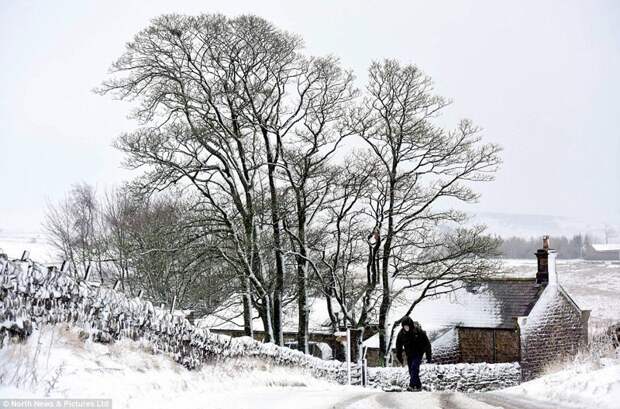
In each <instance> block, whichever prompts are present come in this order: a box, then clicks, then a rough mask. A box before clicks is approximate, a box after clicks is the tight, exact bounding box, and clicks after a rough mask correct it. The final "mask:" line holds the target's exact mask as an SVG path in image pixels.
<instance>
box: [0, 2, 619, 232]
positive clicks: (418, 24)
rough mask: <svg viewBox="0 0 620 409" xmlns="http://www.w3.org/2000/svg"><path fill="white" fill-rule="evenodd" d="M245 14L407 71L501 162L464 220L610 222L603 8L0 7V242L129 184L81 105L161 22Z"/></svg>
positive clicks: (310, 46) (363, 60) (614, 15)
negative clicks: (62, 207)
mask: <svg viewBox="0 0 620 409" xmlns="http://www.w3.org/2000/svg"><path fill="white" fill-rule="evenodd" d="M170 12H177V13H185V14H199V13H215V12H221V13H224V14H227V15H231V16H232V15H238V14H242V13H253V14H257V15H260V16H262V17H264V18H266V19H268V20H271V21H272V22H273V23H275V24H276V25H278V26H280V27H282V28H284V29H287V30H289V31H292V32H296V33H298V34H300V35H301V36H302V37H303V38H304V40H305V42H306V48H307V51H308V53H310V54H316V55H324V54H334V55H337V56H339V57H340V58H341V59H342V62H343V64H344V65H345V66H347V67H350V68H352V69H353V70H354V71H355V72H356V74H357V76H358V78H359V80H360V84H362V82H363V80H364V78H365V75H366V68H367V67H368V65H369V62H370V61H371V60H373V59H381V58H386V57H390V58H392V57H393V58H398V59H400V60H401V61H403V62H407V63H415V64H417V65H418V66H420V67H421V68H422V69H423V70H424V71H425V72H426V73H427V74H429V75H431V76H432V77H433V79H434V81H435V84H436V89H437V91H438V93H440V94H441V95H443V96H446V97H448V98H450V99H452V100H453V101H454V104H453V105H452V106H451V107H450V108H449V110H448V112H447V114H446V116H445V118H444V120H445V121H447V122H449V123H452V124H455V123H456V120H457V119H459V118H471V119H472V120H473V121H474V122H475V123H476V124H477V125H480V126H482V127H483V128H484V130H485V132H484V135H485V138H486V140H487V141H493V142H496V143H499V144H500V145H502V146H503V148H504V152H503V159H504V164H503V166H502V170H501V171H500V173H499V174H498V175H497V180H496V181H495V182H492V183H490V184H487V185H485V186H482V187H480V189H479V190H480V191H481V192H482V193H483V196H482V198H481V201H480V204H479V205H477V207H476V209H478V210H480V211H494V212H511V213H525V214H553V215H563V216H577V217H581V218H587V219H595V220H602V221H605V220H610V221H613V220H618V219H620V185H619V184H620V165H619V164H618V158H619V157H620V103H619V101H618V99H619V98H620V78H619V74H620V2H618V1H613V0H611V1H574V2H569V1H556V2H552V1H533V2H525V1H513V2H510V4H509V3H508V2H500V1H488V2H486V1H449V2H448V1H445V2H441V1H430V0H429V1H424V2H423V1H411V0H409V1H403V2H396V1H388V0H383V1H376V2H374V1H372V2H371V1H366V2H361V1H340V0H339V1H335V0H332V1H319V0H307V1H304V2H301V1H291V0H289V1H282V2H276V1H265V0H261V1H256V0H249V1H234V0H220V1H209V0H199V1H180V0H176V1H152V0H151V1H144V2H137V1H127V0H124V1H109V0H107V1H98V2H95V1H72V2H70V1H58V0H55V1H17V0H15V1H12V0H0V67H1V68H0V154H1V156H0V183H1V185H0V229H4V230H5V231H15V230H26V231H34V230H38V229H39V226H40V222H41V220H42V217H43V214H44V210H45V207H46V203H47V202H49V201H56V200H58V199H60V198H61V197H62V196H63V195H64V194H65V192H66V191H67V190H68V189H69V188H70V186H71V184H73V183H75V182H80V181H84V182H88V183H91V184H94V185H96V186H97V188H98V189H100V190H104V189H106V188H107V187H109V186H112V185H115V184H118V183H120V182H121V181H122V180H123V179H126V178H128V177H130V175H129V173H128V172H127V171H125V170H122V169H121V168H120V161H121V159H122V157H121V155H120V153H118V152H116V151H115V150H114V149H113V148H112V147H111V143H112V141H113V139H114V138H115V137H116V136H117V135H118V134H119V133H120V132H122V131H123V130H129V129H131V128H132V127H133V126H134V125H133V124H132V123H131V122H129V121H127V120H126V119H125V118H126V115H127V111H128V108H129V106H128V105H127V104H125V103H121V102H118V101H114V100H112V99H111V98H109V97H101V96H98V95H95V94H93V93H92V91H91V90H92V89H93V87H95V86H97V85H99V83H100V82H101V80H103V79H104V78H105V75H106V71H107V69H108V67H109V66H110V64H111V63H112V61H113V60H115V59H116V58H117V57H118V56H119V55H120V54H121V53H122V51H123V47H124V44H125V42H127V41H129V40H130V39H131V38H132V36H133V35H134V34H135V33H136V32H137V31H139V30H140V29H142V28H144V27H145V26H146V25H147V24H148V22H149V20H150V19H151V18H153V17H155V16H157V15H160V14H163V13H170Z"/></svg>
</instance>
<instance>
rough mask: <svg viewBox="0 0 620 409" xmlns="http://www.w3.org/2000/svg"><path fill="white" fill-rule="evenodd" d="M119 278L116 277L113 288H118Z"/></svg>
mask: <svg viewBox="0 0 620 409" xmlns="http://www.w3.org/2000/svg"><path fill="white" fill-rule="evenodd" d="M120 283H121V280H119V279H117V280H116V282H115V283H114V287H112V289H113V290H118V286H119V285H120Z"/></svg>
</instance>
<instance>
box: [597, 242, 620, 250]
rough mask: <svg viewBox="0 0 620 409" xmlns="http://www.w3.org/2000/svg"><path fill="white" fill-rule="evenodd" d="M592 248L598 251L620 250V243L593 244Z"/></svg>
mask: <svg viewBox="0 0 620 409" xmlns="http://www.w3.org/2000/svg"><path fill="white" fill-rule="evenodd" d="M592 248H593V249H594V250H596V251H620V243H618V244H593V245H592Z"/></svg>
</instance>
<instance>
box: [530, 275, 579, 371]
mask: <svg viewBox="0 0 620 409" xmlns="http://www.w3.org/2000/svg"><path fill="white" fill-rule="evenodd" d="M589 315H590V312H589V311H582V310H581V309H580V308H579V307H578V306H577V304H575V302H574V301H573V300H572V299H571V298H570V296H569V295H568V294H567V293H566V291H564V289H563V288H562V287H561V286H560V285H559V284H554V283H550V284H549V285H548V286H547V288H546V289H545V291H544V292H543V294H542V296H541V297H540V299H539V300H538V302H537V303H536V305H535V306H534V308H533V309H532V311H531V312H530V314H529V316H528V317H527V318H525V319H522V320H521V322H520V325H521V357H522V358H521V366H522V368H523V378H524V379H526V380H527V379H532V378H533V377H535V376H537V375H540V374H541V373H542V372H543V370H544V368H545V365H547V364H550V363H553V362H554V361H557V360H558V359H562V358H564V357H566V356H570V355H574V354H575V353H576V352H577V351H578V350H579V349H580V348H582V347H584V346H586V345H587V342H588V320H589Z"/></svg>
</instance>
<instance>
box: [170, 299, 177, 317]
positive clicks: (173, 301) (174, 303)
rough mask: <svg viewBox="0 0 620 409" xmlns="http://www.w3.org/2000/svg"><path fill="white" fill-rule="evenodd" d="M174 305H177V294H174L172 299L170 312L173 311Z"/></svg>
mask: <svg viewBox="0 0 620 409" xmlns="http://www.w3.org/2000/svg"><path fill="white" fill-rule="evenodd" d="M176 306H177V296H176V295H175V296H174V298H173V299H172V306H171V307H170V313H171V314H172V313H173V312H174V307H176Z"/></svg>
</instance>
